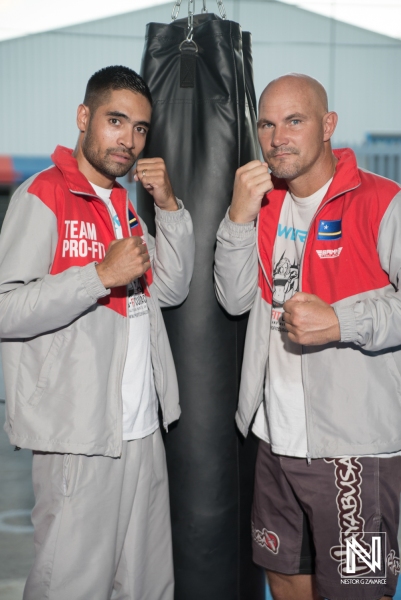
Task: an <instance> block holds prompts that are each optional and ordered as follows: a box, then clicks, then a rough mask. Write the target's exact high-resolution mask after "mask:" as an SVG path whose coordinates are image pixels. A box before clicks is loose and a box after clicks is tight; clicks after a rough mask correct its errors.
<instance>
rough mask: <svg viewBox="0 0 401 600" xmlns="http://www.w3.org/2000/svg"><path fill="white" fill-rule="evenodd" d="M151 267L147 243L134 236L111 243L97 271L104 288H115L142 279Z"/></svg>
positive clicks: (97, 266)
mask: <svg viewBox="0 0 401 600" xmlns="http://www.w3.org/2000/svg"><path fill="white" fill-rule="evenodd" d="M149 267H150V258H149V254H148V249H147V247H146V244H145V242H144V241H143V240H142V238H141V237H139V236H133V237H130V238H124V239H122V240H113V241H112V242H110V245H109V247H108V248H107V252H106V255H105V257H104V259H103V260H102V262H101V263H99V264H98V265H96V270H97V274H98V275H99V279H100V281H101V282H102V283H103V285H104V287H105V288H114V287H118V286H120V285H127V284H128V283H130V282H131V281H134V279H137V277H141V275H143V274H144V273H145V272H146V271H147V270H148V269H149Z"/></svg>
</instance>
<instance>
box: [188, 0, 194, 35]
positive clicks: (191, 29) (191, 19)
mask: <svg viewBox="0 0 401 600" xmlns="http://www.w3.org/2000/svg"><path fill="white" fill-rule="evenodd" d="M194 12H195V0H188V34H187V42H192V38H193V35H194Z"/></svg>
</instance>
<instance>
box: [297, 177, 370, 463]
mask: <svg viewBox="0 0 401 600" xmlns="http://www.w3.org/2000/svg"><path fill="white" fill-rule="evenodd" d="M357 187H359V185H356V186H354V187H352V188H350V189H348V190H344V191H342V192H339V193H338V194H336V195H335V196H332V197H331V198H328V200H326V202H325V203H324V204H323V205H322V206H320V207H319V208H318V210H317V211H316V213H315V214H314V215H313V217H312V220H311V222H310V223H309V227H308V231H307V234H306V236H305V242H304V245H303V248H302V252H301V260H300V264H299V291H300V292H302V275H303V264H304V258H305V248H306V244H307V242H308V237H309V232H310V230H311V227H312V225H313V223H314V222H315V221H316V217H317V216H318V214H319V213H320V212H321V211H322V210H323V208H325V206H327V204H329V202H332V201H333V200H335V199H336V198H338V197H339V196H342V195H343V194H347V193H348V192H352V190H355V189H356V188H357ZM303 356H304V353H303V346H302V354H301V375H302V387H303V392H304V405H305V426H306V448H307V451H306V462H307V463H308V466H310V465H311V462H312V461H311V455H310V452H309V449H310V448H309V439H310V430H309V419H308V410H307V403H306V396H307V392H306V386H305V379H304V367H303V363H304V360H303Z"/></svg>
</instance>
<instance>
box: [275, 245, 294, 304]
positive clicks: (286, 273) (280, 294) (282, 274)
mask: <svg viewBox="0 0 401 600" xmlns="http://www.w3.org/2000/svg"><path fill="white" fill-rule="evenodd" d="M298 289H299V265H298V264H296V262H295V261H293V262H292V264H291V261H290V260H289V259H288V258H287V257H286V256H285V251H284V252H283V254H282V255H281V258H280V260H279V261H278V262H277V263H276V264H275V265H274V269H273V306H274V307H278V306H283V304H284V302H286V301H287V300H289V299H290V298H291V297H292V296H293V295H294V294H295V292H297V291H298Z"/></svg>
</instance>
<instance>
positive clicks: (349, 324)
mask: <svg viewBox="0 0 401 600" xmlns="http://www.w3.org/2000/svg"><path fill="white" fill-rule="evenodd" d="M376 294H377V296H376V297H374V298H365V299H361V300H358V301H357V302H355V303H353V304H351V305H343V304H342V303H340V304H338V305H334V310H335V312H336V315H337V318H338V321H339V323H340V331H341V342H346V343H353V344H356V345H357V346H361V347H363V349H364V350H368V351H372V352H375V351H380V350H385V349H387V348H393V347H395V346H399V345H400V344H401V294H400V292H395V291H394V290H393V289H391V288H390V287H388V288H386V289H385V290H376Z"/></svg>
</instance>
